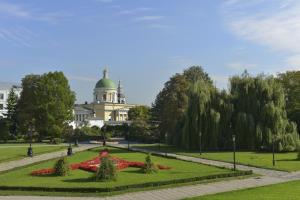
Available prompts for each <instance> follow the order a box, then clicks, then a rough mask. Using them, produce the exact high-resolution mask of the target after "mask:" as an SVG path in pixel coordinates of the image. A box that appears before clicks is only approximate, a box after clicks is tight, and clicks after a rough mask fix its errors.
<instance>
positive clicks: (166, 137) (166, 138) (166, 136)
mask: <svg viewBox="0 0 300 200" xmlns="http://www.w3.org/2000/svg"><path fill="white" fill-rule="evenodd" d="M167 141H168V133H166V135H165V142H166V147H167V144H168V142H167ZM167 149H168V148H166V150H165V156H166V157H167V156H168V154H167Z"/></svg>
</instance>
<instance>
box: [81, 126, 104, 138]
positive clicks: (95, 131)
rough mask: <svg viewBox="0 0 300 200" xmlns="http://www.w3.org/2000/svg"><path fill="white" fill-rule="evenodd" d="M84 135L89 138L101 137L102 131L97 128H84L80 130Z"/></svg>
mask: <svg viewBox="0 0 300 200" xmlns="http://www.w3.org/2000/svg"><path fill="white" fill-rule="evenodd" d="M80 130H81V131H82V132H83V133H84V134H86V135H89V136H99V135H101V129H100V128H99V127H97V126H93V127H88V126H84V127H82V128H81V129H80Z"/></svg>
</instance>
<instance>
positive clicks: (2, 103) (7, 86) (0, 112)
mask: <svg viewBox="0 0 300 200" xmlns="http://www.w3.org/2000/svg"><path fill="white" fill-rule="evenodd" d="M11 89H13V90H14V92H15V93H16V95H17V96H18V97H20V94H21V91H22V88H21V86H19V85H15V84H11V83H0V118H5V114H6V113H7V109H6V107H7V99H8V95H9V92H10V91H11Z"/></svg>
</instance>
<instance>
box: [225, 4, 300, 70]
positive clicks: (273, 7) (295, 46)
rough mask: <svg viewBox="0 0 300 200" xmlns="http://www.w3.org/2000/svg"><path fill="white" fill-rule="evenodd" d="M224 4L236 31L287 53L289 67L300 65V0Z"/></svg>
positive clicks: (274, 49) (229, 21)
mask: <svg viewBox="0 0 300 200" xmlns="http://www.w3.org/2000/svg"><path fill="white" fill-rule="evenodd" d="M223 8H224V14H225V17H226V23H227V25H228V27H229V28H230V30H231V31H232V32H233V33H234V34H236V35H237V36H239V37H242V38H244V39H246V40H249V41H253V42H255V43H257V44H260V45H264V46H266V47H268V48H269V49H271V50H273V51H279V52H283V53H285V54H286V55H287V59H286V60H285V62H286V64H287V65H288V66H287V67H286V69H289V68H291V66H298V69H300V45H299V44H300V1H299V0H285V1H281V0H273V1H267V0H252V1H241V0H229V1H226V2H225V3H224V7H223Z"/></svg>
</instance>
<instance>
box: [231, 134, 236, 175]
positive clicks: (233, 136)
mask: <svg viewBox="0 0 300 200" xmlns="http://www.w3.org/2000/svg"><path fill="white" fill-rule="evenodd" d="M232 142H233V170H234V171H235V170H236V165H235V135H232Z"/></svg>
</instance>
